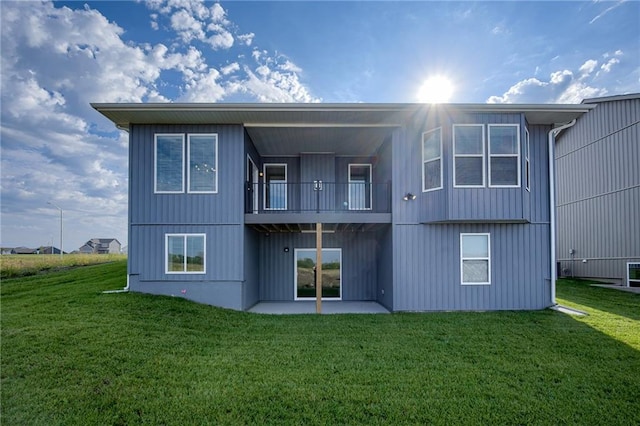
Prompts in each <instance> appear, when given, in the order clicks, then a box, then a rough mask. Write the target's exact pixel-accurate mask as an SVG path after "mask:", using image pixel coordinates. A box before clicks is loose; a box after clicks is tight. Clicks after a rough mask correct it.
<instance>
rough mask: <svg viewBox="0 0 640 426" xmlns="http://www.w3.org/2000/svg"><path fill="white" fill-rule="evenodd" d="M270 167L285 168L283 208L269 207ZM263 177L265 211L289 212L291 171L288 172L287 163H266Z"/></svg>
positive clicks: (263, 168) (263, 205) (263, 166)
mask: <svg viewBox="0 0 640 426" xmlns="http://www.w3.org/2000/svg"><path fill="white" fill-rule="evenodd" d="M270 166H284V187H285V191H284V207H282V208H273V207H267V185H268V184H269V183H268V182H267V167H270ZM262 175H263V179H264V181H263V188H262V207H263V209H264V210H287V206H288V202H289V171H288V170H287V163H264V164H263V165H262Z"/></svg>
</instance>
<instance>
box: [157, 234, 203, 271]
mask: <svg viewBox="0 0 640 426" xmlns="http://www.w3.org/2000/svg"><path fill="white" fill-rule="evenodd" d="M169 237H183V238H184V250H185V253H184V254H185V257H184V262H185V263H184V271H170V270H169ZM187 237H203V238H204V241H203V242H204V255H203V257H204V259H203V264H202V268H203V270H202V271H187V270H186V269H187V256H186V250H187ZM164 273H165V274H168V275H176V274H180V275H203V274H206V273H207V234H183V233H177V234H164Z"/></svg>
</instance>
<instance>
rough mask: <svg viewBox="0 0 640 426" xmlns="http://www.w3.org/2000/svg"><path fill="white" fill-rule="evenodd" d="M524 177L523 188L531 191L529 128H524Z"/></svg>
mask: <svg viewBox="0 0 640 426" xmlns="http://www.w3.org/2000/svg"><path fill="white" fill-rule="evenodd" d="M524 145H525V150H524V151H525V152H524V167H525V169H524V173H525V176H524V179H525V189H526V190H527V191H529V192H531V136H530V135H529V129H528V128H526V127H525V128H524Z"/></svg>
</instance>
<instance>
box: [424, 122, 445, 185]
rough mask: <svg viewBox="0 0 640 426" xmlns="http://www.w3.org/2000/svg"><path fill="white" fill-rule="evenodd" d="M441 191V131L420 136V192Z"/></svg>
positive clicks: (437, 130) (432, 131)
mask: <svg viewBox="0 0 640 426" xmlns="http://www.w3.org/2000/svg"><path fill="white" fill-rule="evenodd" d="M434 189H442V129H441V128H437V129H434V130H429V131H428V132H424V133H423V134H422V191H423V192H427V191H433V190H434Z"/></svg>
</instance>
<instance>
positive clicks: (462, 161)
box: [453, 124, 485, 187]
mask: <svg viewBox="0 0 640 426" xmlns="http://www.w3.org/2000/svg"><path fill="white" fill-rule="evenodd" d="M483 128H484V126H483V125H482V124H456V125H454V126H453V186H455V187H482V186H484V182H485V180H484V131H483Z"/></svg>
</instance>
